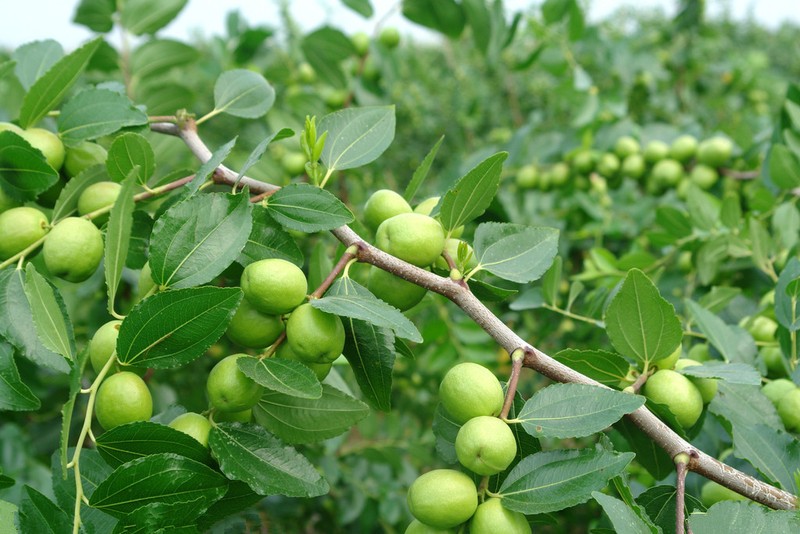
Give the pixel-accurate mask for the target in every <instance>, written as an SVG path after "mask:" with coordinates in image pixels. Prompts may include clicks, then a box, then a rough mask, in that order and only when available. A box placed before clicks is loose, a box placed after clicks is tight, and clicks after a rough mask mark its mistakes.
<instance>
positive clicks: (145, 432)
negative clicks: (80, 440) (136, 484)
mask: <svg viewBox="0 0 800 534" xmlns="http://www.w3.org/2000/svg"><path fill="white" fill-rule="evenodd" d="M96 443H97V451H98V452H99V453H100V456H102V457H103V460H105V461H106V462H107V463H108V465H110V466H111V467H113V468H117V467H119V466H121V465H122V464H125V463H128V462H130V461H132V460H137V459H139V458H142V457H144V456H150V455H152V454H163V453H171V454H175V455H178V456H183V457H185V458H189V459H190V460H194V461H195V462H200V463H202V464H208V465H211V464H212V461H211V455H210V454H209V453H208V449H206V448H205V447H204V446H203V445H201V444H200V442H199V441H197V440H196V439H194V438H193V437H192V436H190V435H189V434H186V433H184V432H181V431H180V430H175V429H174V428H172V427H169V426H167V425H162V424H159V423H151V422H150V421H139V422H136V423H128V424H126V425H120V426H117V427H114V428H112V429H111V430H109V431H107V432H103V433H102V434H101V435H100V436H98V438H97V441H96Z"/></svg>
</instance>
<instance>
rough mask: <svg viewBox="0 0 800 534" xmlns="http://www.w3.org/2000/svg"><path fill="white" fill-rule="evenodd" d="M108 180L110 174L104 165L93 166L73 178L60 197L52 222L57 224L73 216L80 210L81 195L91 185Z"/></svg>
mask: <svg viewBox="0 0 800 534" xmlns="http://www.w3.org/2000/svg"><path fill="white" fill-rule="evenodd" d="M106 180H108V174H107V173H106V169H105V168H104V167H103V166H102V165H93V166H91V167H89V168H87V169H85V170H84V171H83V172H81V173H80V174H79V175H78V176H75V177H73V178H71V179H70V180H69V181H68V182H67V183H66V185H65V186H64V189H62V190H61V193H60V194H59V195H58V200H56V205H55V207H54V208H53V215H52V217H51V222H52V223H53V224H55V223H57V222H58V221H60V220H61V219H63V218H65V217H69V216H70V215H72V214H73V213H74V212H75V211H76V210H77V209H78V199H79V198H80V197H81V193H83V192H84V190H85V189H86V188H87V187H89V186H90V185H92V184H96V183H97V182H103V181H106Z"/></svg>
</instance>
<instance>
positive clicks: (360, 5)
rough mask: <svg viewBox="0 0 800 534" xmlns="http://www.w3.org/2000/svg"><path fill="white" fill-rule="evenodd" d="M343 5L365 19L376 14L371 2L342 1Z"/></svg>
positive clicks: (363, 0)
mask: <svg viewBox="0 0 800 534" xmlns="http://www.w3.org/2000/svg"><path fill="white" fill-rule="evenodd" d="M342 3H343V4H344V5H346V6H347V7H349V8H350V9H352V10H353V11H355V12H356V13H358V14H359V15H361V16H362V17H364V18H365V19H368V18H370V17H371V16H372V14H373V13H374V10H373V9H372V4H370V3H369V0H342Z"/></svg>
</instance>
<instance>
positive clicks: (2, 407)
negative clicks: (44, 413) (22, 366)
mask: <svg viewBox="0 0 800 534" xmlns="http://www.w3.org/2000/svg"><path fill="white" fill-rule="evenodd" d="M40 407H41V402H39V399H38V398H36V395H34V394H33V392H32V391H31V390H30V389H29V388H28V386H26V385H25V384H23V383H22V379H21V378H20V376H19V371H17V365H16V364H15V363H14V348H13V347H12V346H11V345H10V344H8V343H7V342H6V341H4V340H0V411H6V410H11V411H30V410H38V409H39V408H40Z"/></svg>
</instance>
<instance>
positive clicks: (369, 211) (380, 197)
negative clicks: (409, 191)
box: [364, 189, 412, 231]
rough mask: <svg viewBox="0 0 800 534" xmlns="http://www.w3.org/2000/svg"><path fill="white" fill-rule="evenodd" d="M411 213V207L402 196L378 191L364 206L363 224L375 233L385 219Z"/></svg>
mask: <svg viewBox="0 0 800 534" xmlns="http://www.w3.org/2000/svg"><path fill="white" fill-rule="evenodd" d="M411 212H412V209H411V206H410V205H409V204H408V202H406V199H404V198H403V197H402V195H400V194H398V193H396V192H394V191H392V190H391V189H380V190H378V191H375V192H374V193H372V195H371V196H370V197H369V199H368V200H367V203H366V204H365V205H364V224H366V225H367V227H368V228H370V229H372V230H373V231H375V230H377V229H378V226H380V225H381V223H382V222H383V221H385V220H386V219H390V218H392V217H394V216H395V215H400V214H401V213H411Z"/></svg>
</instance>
